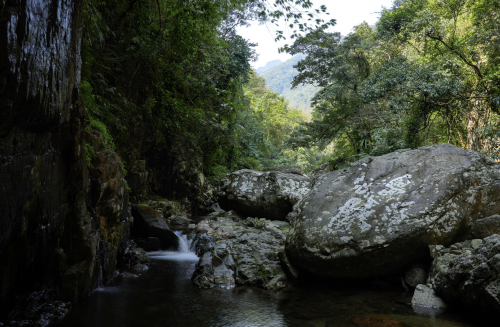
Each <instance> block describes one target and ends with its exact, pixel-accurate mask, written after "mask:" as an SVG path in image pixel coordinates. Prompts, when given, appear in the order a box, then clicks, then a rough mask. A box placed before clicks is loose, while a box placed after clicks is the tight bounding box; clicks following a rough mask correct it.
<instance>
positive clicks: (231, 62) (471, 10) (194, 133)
mask: <svg viewBox="0 0 500 327" xmlns="http://www.w3.org/2000/svg"><path fill="white" fill-rule="evenodd" d="M499 6H500V5H499V3H498V2H497V1H492V0H397V1H395V2H394V5H393V7H392V8H388V9H384V10H383V11H382V12H381V17H380V19H379V21H378V23H377V24H376V26H368V25H367V24H361V25H359V26H357V27H355V29H354V31H353V32H352V33H351V34H349V35H347V36H345V37H341V35H340V34H339V33H334V32H325V31H324V30H325V28H327V27H328V26H331V25H333V24H334V22H333V21H330V22H328V23H326V24H325V23H324V22H321V21H316V17H315V15H316V14H317V13H319V12H320V11H319V10H317V11H315V10H313V9H312V3H311V2H310V1H307V0H300V1H291V0H277V1H275V2H268V1H263V0H262V1H260V0H231V1H229V0H228V1H209V0H196V1H184V0H174V1H166V0H157V1H148V0H113V1H99V0H85V1H84V31H83V32H84V40H83V44H82V54H83V67H82V81H81V94H82V99H83V101H84V104H85V107H86V109H87V112H88V127H87V129H88V131H89V132H91V131H93V130H97V131H100V132H102V133H103V134H104V135H105V137H106V138H107V140H108V142H109V143H111V144H112V146H113V147H114V148H115V149H116V151H117V152H118V153H119V154H120V155H121V156H122V159H123V164H124V166H125V168H129V167H128V166H129V165H132V164H133V163H134V162H135V160H137V159H139V158H147V159H148V160H149V162H150V163H151V164H153V165H154V164H157V165H160V164H163V163H164V162H166V161H168V160H171V159H172V158H173V157H175V158H191V160H198V161H199V162H200V163H201V166H202V167H203V172H204V174H205V175H206V176H208V178H209V180H211V181H213V182H215V181H217V180H218V179H219V178H220V177H221V176H222V175H223V174H225V173H226V172H228V171H232V170H235V169H240V168H255V169H261V168H265V167H269V166H276V165H283V164H290V163H299V164H300V165H302V166H303V168H304V169H306V170H309V169H311V168H312V167H313V166H314V165H317V164H318V163H321V162H322V160H325V158H322V157H323V156H324V155H325V152H321V151H322V150H323V149H325V148H327V147H329V149H333V150H332V151H333V152H332V153H330V154H329V156H330V160H331V162H332V163H333V166H335V167H341V166H343V165H347V164H348V163H349V162H352V161H354V160H357V159H359V158H361V157H363V156H367V155H381V154H384V153H387V152H391V151H394V150H396V149H400V148H416V147H419V146H422V145H426V144H434V143H440V142H448V143H451V144H454V145H457V146H459V147H463V148H468V149H474V150H480V151H483V152H485V153H487V154H488V155H490V156H492V157H494V158H497V155H496V153H497V150H498V146H499V144H498V142H497V139H498V135H497V132H498V124H499V122H498V113H499V109H498V108H499V104H500V99H499V87H498V85H499V78H500V73H499V68H498V67H499V61H498V51H499V47H498V45H499V41H498V31H499V28H498V24H499V23H498V12H499V11H498V9H499ZM321 10H323V11H324V10H326V9H325V8H324V7H323V8H322V9H321ZM279 19H285V21H287V23H292V25H293V24H295V25H293V26H295V28H296V29H297V31H296V34H295V37H296V38H295V42H294V43H293V45H291V46H287V47H285V50H286V51H288V52H289V53H290V54H292V55H294V56H295V57H294V59H293V60H292V61H293V64H296V65H295V68H296V69H297V71H298V75H296V76H294V75H295V74H296V73H297V72H296V71H294V70H293V69H288V70H287V71H286V72H284V71H283V69H281V70H280V67H281V68H283V67H284V64H282V65H279V66H277V67H274V68H272V69H270V70H268V71H267V72H265V73H264V74H266V76H267V75H272V78H270V77H268V78H267V80H268V83H267V84H268V86H266V85H265V84H266V83H265V82H264V80H263V79H262V78H260V77H258V76H256V75H255V73H253V72H252V70H251V68H250V62H251V61H252V60H254V59H255V58H256V56H257V54H256V53H255V51H254V50H253V46H254V45H253V44H251V43H250V42H249V41H247V40H244V39H243V38H242V37H240V36H239V35H237V33H236V29H235V28H236V26H238V25H242V24H247V22H248V21H250V20H254V21H258V20H260V21H261V22H267V23H275V22H277V21H278V20H279ZM307 24H309V25H307ZM301 32H302V34H300V33H301ZM282 37H283V34H282V32H280V31H278V33H277V39H279V38H282ZM304 55H305V57H303V56H304ZM299 59H302V60H300V61H299ZM282 66H283V67H282ZM285 66H286V67H288V66H290V67H288V68H291V67H292V66H293V65H290V64H289V65H285ZM286 79H287V83H290V82H291V84H292V86H293V87H296V89H294V90H292V91H291V92H292V93H293V92H295V93H294V94H295V95H293V94H292V98H293V99H292V101H294V102H293V105H292V106H289V105H288V103H287V101H286V100H285V99H284V97H283V96H282V95H280V94H278V93H276V92H272V91H270V90H274V91H276V90H275V88H276V85H275V84H276V83H278V84H280V85H282V86H283V85H284V83H282V82H283V80H286ZM280 81H281V82H280ZM317 86H319V88H316V87H317ZM268 87H269V89H270V90H269V89H268ZM283 87H284V86H283ZM318 89H319V91H318V92H317V93H316V95H315V96H314V98H313V106H314V112H313V119H312V120H311V121H309V120H308V119H306V118H305V117H304V116H303V115H302V114H301V113H300V111H298V110H291V109H290V108H289V107H295V108H297V107H299V108H300V105H297V103H299V102H301V101H302V100H303V99H305V98H308V97H309V96H308V94H310V93H312V92H314V91H316V90H318ZM281 92H282V93H283V92H284V91H283V90H281ZM283 94H284V93H283ZM289 95H290V94H289ZM295 98H298V99H295ZM295 100H296V101H295ZM296 102H297V103H296ZM302 102H303V101H302ZM290 134H293V137H292V138H291V139H289V135H290ZM86 147H87V153H88V155H89V162H90V158H91V157H92V153H93V149H92V147H91V146H90V145H88V144H87V145H86ZM193 158H196V159H193ZM179 160H180V159H179Z"/></svg>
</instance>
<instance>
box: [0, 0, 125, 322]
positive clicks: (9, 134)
mask: <svg viewBox="0 0 500 327" xmlns="http://www.w3.org/2000/svg"><path fill="white" fill-rule="evenodd" d="M81 8H82V0H2V1H1V2H0V10H1V16H0V49H1V50H0V108H1V110H0V296H1V298H0V299H1V302H2V303H0V304H1V305H2V308H3V310H7V309H6V308H8V306H6V305H5V304H7V303H9V304H10V303H12V301H11V300H12V298H14V297H15V296H21V295H24V294H27V293H29V292H31V291H33V290H35V289H37V288H40V287H42V286H43V287H46V286H47V285H48V286H50V287H55V288H56V289H57V291H58V293H59V296H60V297H61V298H65V299H76V298H79V297H81V296H83V295H86V294H88V292H90V291H91V290H92V288H93V287H95V286H96V284H97V283H100V281H101V279H104V280H105V279H106V278H109V277H110V276H111V274H112V271H111V270H114V262H115V257H116V248H115V246H113V244H111V243H107V242H105V240H104V238H103V235H104V234H105V232H106V231H103V230H100V229H99V226H100V225H103V224H99V217H98V214H97V211H96V210H95V208H96V206H97V205H98V203H92V200H91V196H90V194H89V190H90V189H91V188H92V187H91V185H92V183H95V182H97V183H99V180H97V181H95V180H93V179H92V178H91V177H92V176H89V172H88V169H87V167H86V163H85V153H84V147H83V138H84V137H85V135H84V133H85V130H84V127H85V121H86V116H85V110H84V108H83V106H82V105H81V101H80V100H79V94H78V92H79V89H78V85H79V82H80V70H81V58H80V44H81V33H82V31H81V29H82V12H81ZM117 169H118V170H119V172H118V173H119V174H121V173H122V172H121V165H120V167H119V168H117ZM101 182H102V181H101ZM121 192H123V190H121ZM122 198H124V196H123V194H122ZM94 202H95V201H94ZM122 202H123V201H122ZM122 205H123V203H122ZM122 205H120V206H118V207H117V208H115V209H116V210H122V211H123V210H124V208H122ZM92 208H94V209H92ZM125 211H126V210H125ZM118 216H119V217H113V219H114V220H113V221H117V220H118V221H119V220H120V219H122V218H123V217H122V212H120V213H119V214H118ZM115 224H116V223H115ZM104 225H106V224H104ZM103 269H104V272H103ZM106 269H107V270H109V271H106ZM103 274H104V277H103V278H101V276H102V275H103ZM0 313H1V312H0Z"/></svg>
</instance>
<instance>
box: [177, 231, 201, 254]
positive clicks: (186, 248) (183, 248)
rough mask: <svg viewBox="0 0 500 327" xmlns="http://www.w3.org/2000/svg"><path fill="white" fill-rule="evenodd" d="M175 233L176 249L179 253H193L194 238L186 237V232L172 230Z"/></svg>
mask: <svg viewBox="0 0 500 327" xmlns="http://www.w3.org/2000/svg"><path fill="white" fill-rule="evenodd" d="M174 233H175V235H177V237H178V238H179V249H178V250H177V251H178V252H180V253H190V252H192V253H194V252H195V245H196V244H195V242H194V240H190V239H188V237H187V235H186V234H182V232H180V231H177V232H174Z"/></svg>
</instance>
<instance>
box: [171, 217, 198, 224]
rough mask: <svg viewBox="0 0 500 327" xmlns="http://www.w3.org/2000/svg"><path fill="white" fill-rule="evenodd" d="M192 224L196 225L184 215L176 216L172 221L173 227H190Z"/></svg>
mask: <svg viewBox="0 0 500 327" xmlns="http://www.w3.org/2000/svg"><path fill="white" fill-rule="evenodd" d="M192 223H194V221H193V220H191V219H189V218H188V217H186V216H184V215H179V216H175V217H173V218H171V219H170V224H171V225H189V224H192Z"/></svg>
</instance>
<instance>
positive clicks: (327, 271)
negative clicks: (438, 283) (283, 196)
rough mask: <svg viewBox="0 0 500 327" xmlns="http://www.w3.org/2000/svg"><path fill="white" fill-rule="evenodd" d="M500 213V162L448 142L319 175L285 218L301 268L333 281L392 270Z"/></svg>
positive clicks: (291, 250) (292, 255) (290, 252)
mask: <svg viewBox="0 0 500 327" xmlns="http://www.w3.org/2000/svg"><path fill="white" fill-rule="evenodd" d="M499 211H500V166H499V165H498V164H496V163H495V162H494V161H492V160H489V159H487V158H485V157H484V156H483V155H481V154H479V153H477V152H474V151H468V150H463V149H459V148H456V147H454V146H452V145H448V144H439V145H433V146H427V147H422V148H419V149H417V150H399V151H396V152H393V153H390V154H387V155H384V156H380V157H369V158H365V159H363V160H360V161H358V162H356V163H354V164H353V165H352V166H351V167H349V168H346V169H342V170H338V171H334V172H330V173H326V174H323V175H320V176H319V177H318V178H317V179H316V180H315V183H314V185H313V186H312V190H311V192H310V193H308V194H307V195H306V196H304V197H303V198H302V199H301V200H300V201H299V203H297V204H296V205H295V207H294V210H293V212H292V213H290V214H289V216H288V217H287V218H288V219H289V220H290V223H291V230H290V233H289V235H288V238H287V242H286V249H287V253H288V256H289V258H290V260H291V261H292V263H293V264H294V265H295V266H296V267H298V268H299V269H302V270H305V271H307V272H310V273H312V274H315V275H319V276H324V277H330V278H364V277H374V276H380V275H383V274H386V273H389V272H391V271H393V270H395V269H398V268H400V267H402V266H403V265H404V264H406V263H408V262H411V261H413V260H416V259H418V258H420V257H423V256H425V255H426V253H428V245H430V244H451V243H452V242H453V241H454V240H455V239H457V237H460V236H461V235H465V234H467V233H468V232H469V229H470V226H471V224H472V223H473V222H474V221H476V220H478V219H480V218H483V217H488V216H491V215H493V214H496V213H498V212H499Z"/></svg>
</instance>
